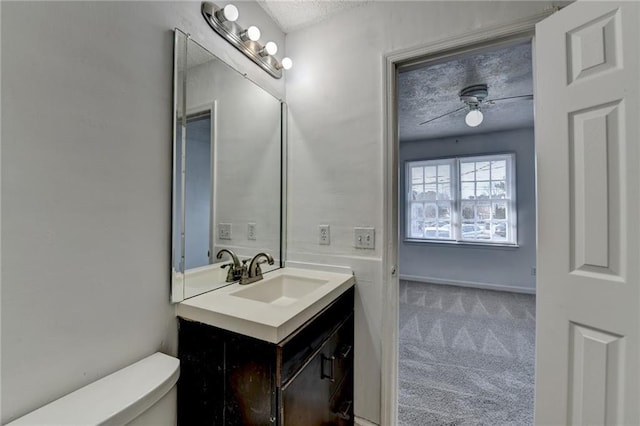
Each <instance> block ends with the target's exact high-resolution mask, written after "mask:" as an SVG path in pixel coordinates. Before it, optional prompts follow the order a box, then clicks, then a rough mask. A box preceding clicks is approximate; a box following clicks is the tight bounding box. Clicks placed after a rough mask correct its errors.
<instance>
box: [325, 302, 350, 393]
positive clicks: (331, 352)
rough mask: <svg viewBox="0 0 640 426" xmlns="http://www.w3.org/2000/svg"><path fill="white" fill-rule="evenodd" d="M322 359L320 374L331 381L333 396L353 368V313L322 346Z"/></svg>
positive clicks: (330, 387)
mask: <svg viewBox="0 0 640 426" xmlns="http://www.w3.org/2000/svg"><path fill="white" fill-rule="evenodd" d="M320 359H321V361H322V365H321V366H320V376H321V378H322V379H323V380H326V381H328V382H329V389H330V394H331V396H333V394H334V393H335V392H336V390H337V389H338V388H339V387H340V385H341V384H342V382H343V381H345V380H346V378H347V375H348V373H349V372H350V371H351V370H353V314H351V315H349V318H347V320H346V321H345V322H344V323H343V324H342V325H341V326H340V328H339V329H338V330H336V332H335V333H334V334H333V335H332V336H331V338H330V339H329V340H328V341H327V342H326V343H325V344H324V345H323V346H322V349H321V350H320Z"/></svg>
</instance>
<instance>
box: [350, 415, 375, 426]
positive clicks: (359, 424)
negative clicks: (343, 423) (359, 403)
mask: <svg viewBox="0 0 640 426" xmlns="http://www.w3.org/2000/svg"><path fill="white" fill-rule="evenodd" d="M354 421H355V424H356V426H379V425H378V424H377V423H373V422H370V421H369V420H367V419H363V418H362V417H358V416H354Z"/></svg>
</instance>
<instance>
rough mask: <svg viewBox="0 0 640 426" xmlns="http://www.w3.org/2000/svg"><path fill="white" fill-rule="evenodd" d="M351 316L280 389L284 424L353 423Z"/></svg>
mask: <svg viewBox="0 0 640 426" xmlns="http://www.w3.org/2000/svg"><path fill="white" fill-rule="evenodd" d="M352 345H353V315H351V316H350V317H349V318H348V319H347V321H345V323H344V324H343V325H342V327H340V328H339V329H338V330H336V332H335V333H334V334H333V335H332V336H331V337H330V338H329V339H328V340H327V341H326V342H325V343H324V345H323V346H322V347H321V349H320V351H319V352H318V353H316V355H315V356H314V357H313V358H312V359H311V360H310V361H309V363H308V364H306V365H305V366H304V367H303V368H302V369H301V370H300V372H298V373H297V374H296V375H295V377H294V378H293V379H292V380H291V381H290V382H289V383H287V384H286V385H285V387H284V389H283V391H282V410H283V422H282V424H283V425H284V426H298V425H305V426H320V425H352V424H353V415H352V413H353V408H352V407H351V405H352V401H353V374H352V371H353V350H352Z"/></svg>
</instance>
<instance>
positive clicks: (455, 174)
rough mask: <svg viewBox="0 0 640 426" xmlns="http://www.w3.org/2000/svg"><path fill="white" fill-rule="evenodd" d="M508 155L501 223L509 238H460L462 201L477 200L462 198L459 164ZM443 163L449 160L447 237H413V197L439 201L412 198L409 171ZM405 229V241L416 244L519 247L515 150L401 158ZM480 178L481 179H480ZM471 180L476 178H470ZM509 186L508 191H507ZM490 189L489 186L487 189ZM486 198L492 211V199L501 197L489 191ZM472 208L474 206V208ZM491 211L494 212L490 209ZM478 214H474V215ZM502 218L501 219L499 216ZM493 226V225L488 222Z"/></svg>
mask: <svg viewBox="0 0 640 426" xmlns="http://www.w3.org/2000/svg"><path fill="white" fill-rule="evenodd" d="M504 159H507V163H506V167H505V179H504V180H505V181H506V183H507V194H508V195H509V197H508V198H507V199H506V200H507V202H506V212H505V213H506V218H505V220H504V223H506V230H507V235H506V236H507V237H510V238H509V239H507V240H505V241H491V240H478V239H463V238H462V235H461V234H462V226H463V224H464V223H463V222H464V220H463V218H462V216H463V212H462V205H463V202H467V203H472V204H474V205H476V206H477V204H478V200H463V199H462V178H461V175H460V172H461V169H462V167H461V164H462V163H465V162H486V161H489V162H490V161H498V160H504ZM442 164H450V167H451V168H450V172H451V176H450V192H451V194H450V195H451V200H450V202H451V214H450V235H451V237H450V238H437V237H436V238H428V237H414V236H411V226H412V221H411V213H412V204H414V203H415V202H416V201H422V203H423V204H424V203H425V202H427V201H430V202H434V203H436V204H438V203H439V202H440V200H438V199H437V194H436V199H435V200H426V199H424V200H413V199H412V191H413V180H412V175H411V171H412V168H414V167H425V166H427V165H429V166H437V165H442ZM404 168H405V170H404V188H403V189H404V199H403V205H404V209H405V212H404V221H403V222H404V229H403V240H404V241H405V242H408V243H418V244H433V243H435V244H445V245H446V244H450V245H481V246H489V247H518V232H517V231H518V214H517V213H518V205H517V187H516V154H515V152H499V153H490V154H472V155H457V156H446V157H439V158H426V159H415V160H405V161H404ZM483 181H484V180H483ZM483 181H481V182H483ZM473 182H474V183H477V182H478V181H477V180H475V177H474V180H473ZM489 182H493V180H492V179H491V177H490V178H489ZM422 184H423V185H426V184H427V183H426V178H425V177H423V180H422ZM509 189H510V191H509ZM489 190H490V191H491V187H490V189H489ZM489 194H490V195H489V198H488V199H486V200H484V201H485V202H488V203H490V209H491V211H493V203H494V202H496V200H500V199H501V198H493V196H492V195H491V192H490V193H489ZM474 210H475V209H474ZM491 214H492V215H493V213H491ZM476 217H477V216H476ZM437 220H438V216H437V215H436V221H437ZM495 220H496V219H494V218H490V219H488V221H489V222H490V223H495V222H494V221H495ZM476 221H477V218H476V219H475V220H474V223H475V222H476ZM498 221H500V222H502V220H498ZM490 226H493V225H490Z"/></svg>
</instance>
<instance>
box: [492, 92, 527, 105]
mask: <svg viewBox="0 0 640 426" xmlns="http://www.w3.org/2000/svg"><path fill="white" fill-rule="evenodd" d="M519 98H529V99H533V94H531V95H518V96H507V97H506V98H495V99H487V100H486V101H484V103H491V102H497V101H506V100H509V99H519Z"/></svg>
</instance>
